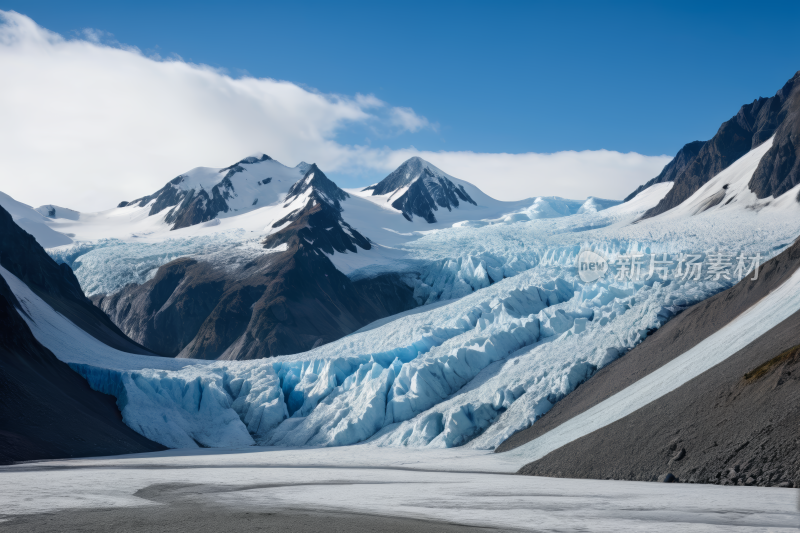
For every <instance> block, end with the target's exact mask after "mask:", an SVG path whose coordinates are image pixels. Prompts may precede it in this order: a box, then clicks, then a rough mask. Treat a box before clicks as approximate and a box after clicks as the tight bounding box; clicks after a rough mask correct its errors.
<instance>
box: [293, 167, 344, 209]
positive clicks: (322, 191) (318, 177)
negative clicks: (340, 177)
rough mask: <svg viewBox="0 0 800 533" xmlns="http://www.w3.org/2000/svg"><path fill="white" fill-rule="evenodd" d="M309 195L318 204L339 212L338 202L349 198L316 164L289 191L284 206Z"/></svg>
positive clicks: (340, 207) (339, 205)
mask: <svg viewBox="0 0 800 533" xmlns="http://www.w3.org/2000/svg"><path fill="white" fill-rule="evenodd" d="M307 192H308V193H309V197H311V198H314V199H315V200H316V201H318V202H322V203H326V204H328V205H330V206H331V207H335V208H336V209H337V210H339V211H341V210H342V206H341V204H340V203H339V202H340V201H343V200H346V199H347V198H350V195H348V194H347V193H346V192H344V191H343V190H342V189H340V188H339V186H338V185H336V184H335V183H334V182H332V181H331V180H330V179H329V178H328V176H326V175H325V173H324V172H322V171H321V170H320V169H319V167H318V166H317V164H316V163H312V164H311V165H310V166H309V167H308V170H307V171H306V173H305V175H304V176H303V177H302V178H301V179H300V180H299V181H298V182H297V183H295V184H294V185H292V188H291V189H289V193H288V194H287V195H286V199H285V200H284V205H289V204H290V203H292V202H293V201H295V200H296V199H297V198H299V197H300V196H302V195H303V194H305V193H307Z"/></svg>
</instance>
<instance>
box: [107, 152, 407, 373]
mask: <svg viewBox="0 0 800 533" xmlns="http://www.w3.org/2000/svg"><path fill="white" fill-rule="evenodd" d="M304 194H307V196H308V198H307V200H306V201H305V202H298V201H297V200H298V199H299V198H301V197H302V196H303V195H304ZM347 197H348V196H347V193H345V192H344V191H342V190H341V189H339V188H338V187H337V186H336V184H334V183H333V182H332V181H330V180H329V179H328V178H327V177H326V176H325V174H324V173H323V172H322V171H320V170H319V168H317V167H316V165H312V166H311V167H309V169H308V171H307V173H306V175H305V177H304V178H303V179H301V180H300V181H298V182H297V183H296V184H295V185H294V186H293V187H292V189H291V190H290V192H289V195H288V196H287V198H286V201H285V203H286V205H287V206H292V205H293V203H294V204H297V206H296V208H295V209H294V210H293V211H291V212H290V213H289V215H287V216H286V217H284V218H283V219H282V220H279V221H277V222H275V223H274V227H276V228H278V227H280V228H281V229H280V230H279V231H277V232H275V233H273V234H271V235H269V236H268V237H267V238H266V239H265V241H264V247H265V248H267V249H269V250H270V251H271V253H268V254H264V255H262V256H260V257H259V258H257V259H255V260H253V261H251V262H249V263H248V264H246V265H243V266H241V267H239V268H236V269H229V268H227V269H223V268H216V267H215V266H214V265H212V264H210V263H208V262H203V261H197V260H194V259H187V258H184V259H178V260H175V261H173V262H171V263H169V264H167V265H164V266H162V267H161V268H159V270H158V272H157V274H156V276H155V277H154V278H153V279H152V280H150V281H148V282H146V283H144V284H142V285H131V286H128V287H126V288H125V289H123V290H122V291H120V292H118V293H116V294H114V295H110V296H104V295H98V296H95V297H94V298H93V301H94V302H95V304H96V305H98V306H99V307H100V308H101V309H103V310H104V311H106V312H107V313H109V314H110V315H111V317H112V319H113V320H114V321H115V322H116V323H117V324H118V325H119V326H120V327H121V328H122V329H123V331H126V332H127V333H128V334H129V335H131V337H132V338H134V339H136V340H137V341H138V342H141V343H142V344H143V345H144V346H146V347H147V348H148V349H151V350H153V351H155V352H157V353H160V354H162V355H165V356H179V357H189V358H199V359H217V358H224V359H256V358H261V357H271V356H275V355H285V354H291V353H297V352H302V351H305V350H309V349H311V348H313V347H316V346H319V345H320V344H324V343H328V342H331V341H334V340H336V339H339V338H341V337H343V336H345V335H347V334H349V333H352V332H353V331H355V330H357V329H359V328H361V327H362V326H364V325H366V324H368V323H370V322H372V321H374V320H377V319H379V318H383V317H386V316H389V315H392V314H395V313H399V312H401V311H405V310H407V309H411V308H413V307H415V306H416V302H415V300H414V298H413V291H412V289H411V288H410V286H409V285H408V284H406V283H405V282H404V281H403V280H402V279H400V278H399V277H398V276H397V275H394V274H387V275H382V276H379V277H376V278H370V279H363V280H359V281H352V280H350V279H349V278H348V277H347V276H345V275H344V274H342V273H341V272H339V271H338V270H337V269H336V267H335V266H334V265H333V263H332V262H331V261H330V259H329V255H331V254H335V253H345V252H348V253H358V251H359V250H369V249H370V248H371V246H372V245H371V244H370V242H369V240H368V239H367V238H365V237H364V236H363V235H361V234H360V233H359V232H358V231H356V230H355V229H354V228H352V227H351V226H350V225H349V224H347V222H345V221H344V220H343V219H342V215H341V209H342V206H341V203H340V202H342V201H344V200H346V198H347Z"/></svg>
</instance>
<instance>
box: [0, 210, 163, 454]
mask: <svg viewBox="0 0 800 533" xmlns="http://www.w3.org/2000/svg"><path fill="white" fill-rule="evenodd" d="M0 235H2V239H1V240H0V246H2V252H0V258H1V259H2V263H3V266H4V267H5V268H7V269H8V268H9V267H11V268H15V270H16V271H17V272H20V270H22V273H27V274H28V275H27V276H26V277H27V279H28V280H29V283H30V284H31V286H32V287H35V289H36V290H37V292H38V293H39V294H41V295H43V296H48V297H49V300H50V301H52V302H55V303H61V306H60V307H61V308H62V309H65V310H66V311H67V312H69V313H70V314H72V315H73V316H79V317H80V318H81V319H82V323H83V326H84V328H85V329H86V330H87V331H89V332H90V333H93V334H95V335H96V336H98V337H102V338H106V339H109V338H111V339H113V338H114V336H115V330H116V328H115V327H114V326H113V325H112V324H111V323H110V321H108V319H107V318H105V321H102V320H101V317H99V316H98V315H102V313H101V312H99V310H97V309H95V308H90V309H86V307H85V303H84V300H85V297H84V296H83V294H82V293H80V292H79V290H78V293H77V294H76V293H75V291H74V290H73V289H74V286H75V285H77V282H76V281H75V280H74V276H71V274H72V273H71V272H70V271H68V270H65V269H63V268H59V267H58V266H57V265H56V264H55V263H54V262H53V261H52V259H50V258H49V257H48V256H47V254H45V252H44V250H42V249H41V247H39V246H38V245H37V244H36V243H35V241H34V240H33V237H31V236H30V235H28V234H26V233H25V232H24V231H22V230H21V229H20V228H18V227H16V226H15V225H14V223H13V222H12V221H11V216H10V215H9V214H8V212H6V211H5V210H4V209H2V208H0ZM9 242H15V243H18V244H20V245H21V246H19V247H17V248H13V247H9V246H8V243H9ZM73 282H74V285H73ZM69 302H71V303H73V305H71V306H70V305H68V303H69ZM21 312H23V311H21V307H20V305H19V302H18V301H17V298H16V297H15V296H14V294H13V293H12V292H11V289H10V288H9V286H8V284H7V283H6V280H5V279H4V278H3V277H2V276H0V463H9V462H13V461H26V460H32V459H55V458H61V457H86V456H97V455H116V454H121V453H139V452H148V451H155V450H161V449H164V448H163V446H161V445H159V444H156V443H154V442H152V441H150V440H148V439H146V438H144V437H142V436H141V435H139V434H138V433H136V432H135V431H133V430H132V429H130V428H129V427H127V426H126V425H125V424H123V423H122V417H121V416H120V413H119V410H118V409H117V407H116V405H115V400H114V398H113V397H112V396H107V395H105V394H102V393H99V392H96V391H93V390H91V389H90V388H89V385H88V383H86V381H85V380H84V379H83V378H82V377H80V376H79V375H78V374H76V373H75V372H74V371H73V370H72V369H70V368H69V366H67V365H66V364H65V363H63V362H61V361H59V360H58V359H56V357H55V356H54V355H53V353H52V352H51V351H50V350H48V349H47V348H45V347H44V346H42V345H41V344H40V343H39V341H37V340H36V339H35V338H34V336H33V334H32V333H31V330H30V328H29V327H28V325H27V324H26V323H25V321H24V320H23V319H22V317H21V316H20V313H21ZM92 321H97V322H100V323H99V324H98V325H97V326H96V327H88V326H90V325H91V322H92ZM124 341H125V339H122V338H119V339H116V343H117V344H119V345H124V344H126V343H125V342H124ZM127 345H128V346H129V347H134V348H135V345H133V343H131V342H130V341H128V342H127Z"/></svg>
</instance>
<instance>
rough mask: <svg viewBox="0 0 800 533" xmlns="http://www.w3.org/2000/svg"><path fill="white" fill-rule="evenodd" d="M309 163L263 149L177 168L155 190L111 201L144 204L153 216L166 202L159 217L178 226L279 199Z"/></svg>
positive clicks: (242, 210)
mask: <svg viewBox="0 0 800 533" xmlns="http://www.w3.org/2000/svg"><path fill="white" fill-rule="evenodd" d="M308 168H309V165H308V164H307V163H300V164H299V165H297V166H296V167H294V168H289V167H286V166H284V165H282V164H280V163H278V162H277V161H275V160H274V159H272V158H271V157H269V156H268V155H266V154H258V155H256V156H250V157H246V158H244V159H242V160H241V161H239V162H238V163H235V164H233V165H231V166H229V167H225V168H220V169H217V168H208V167H198V168H195V169H193V170H190V171H189V172H187V173H185V174H181V175H180V176H178V177H176V178H175V179H173V180H171V181H170V182H169V183H167V184H166V185H165V186H164V187H163V188H161V189H159V190H158V191H156V192H155V193H153V194H151V195H148V196H144V197H142V198H137V199H136V200H133V201H131V202H121V203H120V204H119V206H117V207H128V206H137V207H140V208H149V211H148V215H149V216H155V215H157V214H161V213H162V212H163V211H164V210H166V209H167V208H170V209H169V210H168V211H167V212H166V213H165V214H164V215H163V217H164V222H165V223H166V224H168V225H170V228H171V229H173V230H175V229H180V228H186V227H189V226H194V225H196V224H200V223H202V222H208V221H210V220H213V219H215V218H217V217H222V216H226V215H227V216H235V215H237V214H242V213H246V212H248V211H252V210H253V209H255V208H256V207H257V206H258V205H259V202H260V205H262V206H263V205H270V204H273V203H275V202H277V201H279V200H280V199H281V198H282V197H283V196H284V195H286V193H287V192H288V190H289V188H290V187H291V186H292V185H294V183H295V182H296V181H297V180H298V179H300V178H302V177H303V176H304V175H305V173H306V171H307V170H308Z"/></svg>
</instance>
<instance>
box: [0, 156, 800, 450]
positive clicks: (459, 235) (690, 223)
mask: <svg viewBox="0 0 800 533" xmlns="http://www.w3.org/2000/svg"><path fill="white" fill-rule="evenodd" d="M769 145H771V143H770V142H767V143H764V145H762V146H760V147H759V148H757V149H755V150H753V151H752V152H751V153H750V154H748V155H746V156H744V157H743V158H742V159H741V160H739V161H737V162H736V163H734V164H733V165H731V166H730V167H729V168H728V169H726V170H725V171H723V172H721V173H720V174H719V175H718V176H717V177H716V178H714V180H712V181H711V182H709V185H708V186H706V187H704V188H702V189H701V190H700V191H698V193H696V194H695V196H702V195H706V196H709V195H713V194H718V192H717V191H716V189H715V188H716V187H723V186H727V187H728V188H729V189H735V190H737V191H738V193H737V196H736V198H737V199H736V201H733V202H725V203H724V204H720V205H718V206H716V207H714V208H713V209H707V210H704V211H700V210H698V209H696V208H692V210H691V212H687V213H682V214H681V216H674V214H671V213H670V212H668V213H666V214H665V215H663V216H661V217H656V218H653V219H647V220H639V218H640V217H641V215H642V214H643V213H644V211H646V210H647V209H648V208H650V207H652V206H653V205H655V203H657V202H658V201H659V200H660V199H661V198H662V197H663V196H664V195H665V194H666V193H667V191H668V190H669V189H670V187H671V186H672V184H671V183H664V184H658V185H655V186H653V187H650V188H648V189H646V190H645V191H643V192H642V193H640V194H639V195H638V196H637V197H636V198H634V199H633V200H631V201H629V202H626V203H625V204H620V205H616V206H611V207H608V208H606V209H600V210H597V209H590V208H589V207H588V206H586V205H585V204H586V203H584V204H582V205H583V206H584V207H587V208H586V209H583V208H582V207H579V206H576V205H573V206H571V209H575V210H577V211H582V212H576V213H575V214H570V215H567V216H558V217H542V216H537V215H536V213H539V212H541V211H542V209H543V203H542V201H538V200H537V201H534V206H533V207H535V209H533V208H531V207H530V206H529V207H526V208H523V209H520V210H519V211H517V212H514V213H511V214H508V215H502V216H500V217H498V218H487V219H483V220H473V221H461V222H456V223H453V224H451V225H450V226H447V227H438V228H434V229H432V230H430V231H425V232H409V233H408V234H406V235H405V236H404V237H403V239H400V240H398V241H396V242H394V243H393V245H392V246H382V245H377V244H376V246H375V247H374V248H373V250H371V251H369V252H365V253H360V254H359V255H358V261H352V258H351V257H349V256H350V255H354V254H334V255H332V256H330V258H331V260H332V261H333V262H334V264H337V262H342V261H344V262H347V261H350V263H349V265H350V266H349V272H348V275H350V276H351V277H354V278H356V277H359V276H372V275H375V274H377V273H380V272H383V271H394V272H402V273H404V274H407V276H406V277H407V279H409V283H411V284H412V285H413V286H414V294H415V297H416V299H417V302H418V303H419V305H420V307H419V308H417V309H414V310H412V311H408V312H405V313H401V314H400V315H396V316H395V317H389V318H387V319H382V320H381V321H379V322H377V323H375V324H372V325H369V326H367V327H364V328H362V329H361V330H359V331H357V332H355V333H353V334H351V335H348V336H347V337H344V338H342V339H340V340H338V341H335V342H332V343H330V344H327V345H323V346H320V347H318V348H316V349H313V350H311V351H308V352H305V353H300V354H294V355H288V356H280V357H274V358H271V359H267V360H256V361H243V362H237V361H213V362H209V361H194V360H186V359H183V360H175V359H166V358H158V357H144V356H131V355H130V354H122V353H120V352H116V353H115V352H114V351H113V350H111V349H110V348H107V347H103V346H102V345H100V346H97V345H98V344H99V343H98V342H97V341H93V340H92V339H91V338H87V337H89V336H88V335H86V334H85V333H82V331H81V330H79V329H78V328H77V327H75V326H74V325H70V324H69V323H68V321H66V319H64V318H63V317H60V315H57V313H55V312H54V311H53V310H52V309H51V308H49V307H48V306H47V304H46V303H45V302H43V301H41V300H40V299H38V297H37V296H36V295H35V294H33V293H32V292H31V291H29V290H27V288H26V287H25V286H24V284H23V283H22V282H19V280H15V279H11V278H13V276H12V275H11V274H9V273H8V272H5V271H2V272H0V273H1V274H2V275H3V277H4V278H6V280H7V281H8V282H9V285H10V286H11V287H12V290H14V292H15V294H17V296H18V298H19V300H20V302H21V303H22V306H23V308H24V309H25V311H26V314H27V316H26V317H25V320H26V321H27V322H28V324H29V325H30V326H31V329H32V330H33V331H34V334H35V335H36V337H37V339H39V340H40V341H41V342H42V343H43V344H44V345H45V346H47V347H48V348H49V349H50V350H52V351H53V352H54V353H55V354H56V355H57V356H58V357H59V358H60V359H62V360H64V361H66V362H67V363H68V364H70V366H71V367H72V368H73V369H74V370H76V371H77V372H78V373H80V374H81V375H82V376H84V377H85V378H86V379H87V381H88V382H89V384H90V386H91V387H92V388H94V389H96V390H99V391H101V392H105V393H108V394H112V395H113V396H115V397H116V398H117V404H118V406H119V408H120V411H121V412H122V417H123V420H124V421H125V423H126V424H128V425H129V426H130V427H132V428H134V429H135V430H136V431H138V432H140V433H141V434H143V435H145V436H147V437H148V438H150V439H152V440H154V441H156V442H159V443H162V444H164V445H165V446H169V447H173V448H196V447H235V446H248V445H263V446H281V447H298V446H342V445H350V444H355V443H367V444H369V445H372V446H390V447H413V448H450V447H456V446H465V447H468V448H475V449H493V448H495V447H496V446H497V445H499V444H500V443H501V442H502V441H503V440H505V439H506V438H507V437H509V436H510V435H512V434H513V433H515V432H516V431H519V430H521V429H524V428H526V427H529V426H530V425H531V424H533V423H535V422H536V420H537V418H539V417H540V416H542V415H543V414H544V413H546V412H547V411H548V410H549V409H550V408H552V406H553V405H554V404H555V403H556V402H558V401H559V400H560V399H562V398H563V397H564V396H566V395H567V394H569V393H570V392H572V391H573V390H575V388H576V387H577V386H579V385H580V384H581V383H582V382H584V381H585V380H587V379H589V378H590V377H591V376H592V375H593V374H594V373H596V372H597V371H598V370H599V369H601V368H603V367H604V366H606V365H608V364H609V363H611V362H612V361H614V360H615V359H617V358H619V357H622V356H624V354H625V353H626V352H627V351H629V350H630V349H632V348H633V347H635V346H636V345H637V344H639V343H640V342H642V341H643V340H644V339H645V338H647V336H648V335H650V334H651V333H652V332H653V331H654V330H656V329H658V328H659V327H660V326H661V325H663V324H664V323H666V322H667V321H668V320H669V319H670V318H671V317H672V316H674V315H675V314H676V313H679V312H680V311H681V310H683V309H685V308H686V307H688V306H691V305H693V304H695V303H697V302H700V301H702V300H704V299H706V298H708V297H710V296H712V295H713V294H716V293H718V292H719V291H722V290H725V289H726V288H729V287H730V286H731V285H732V284H733V283H735V282H736V281H738V279H739V278H740V277H742V276H743V275H744V274H745V273H746V272H747V271H752V270H753V266H752V265H751V266H749V267H748V268H747V269H746V271H745V272H741V273H740V275H739V277H732V278H726V277H717V278H718V279H717V278H715V277H713V276H703V277H702V278H701V279H691V278H689V277H686V276H683V277H681V276H680V275H677V273H676V268H677V265H672V266H671V267H669V268H668V269H667V270H666V271H660V272H655V273H654V274H653V275H649V274H648V273H647V272H645V273H644V275H643V277H642V278H641V279H636V280H634V279H626V278H625V276H623V275H622V274H623V272H624V268H625V267H624V266H623V265H624V258H625V257H630V256H631V255H634V254H635V255H638V256H641V262H642V264H643V265H644V268H645V270H646V269H647V265H649V264H650V262H651V260H659V259H662V258H663V257H664V254H667V255H668V256H670V257H671V258H672V259H675V258H677V257H679V256H680V255H681V254H697V255H698V256H700V257H701V258H704V259H711V258H713V257H714V256H715V255H717V254H720V253H727V254H731V255H737V254H741V255H744V256H748V257H759V258H760V260H761V261H762V262H763V261H766V260H768V259H769V258H770V257H773V256H775V255H776V254H777V253H779V252H780V251H781V250H782V249H784V248H785V247H786V246H788V245H789V244H790V243H791V242H793V241H794V239H795V238H796V236H797V235H798V233H800V217H798V214H800V213H799V211H800V206H798V204H797V202H795V201H794V198H795V197H796V195H797V193H798V190H800V186H799V187H796V188H795V189H793V190H792V191H789V192H787V193H786V194H785V195H783V196H781V197H780V198H777V199H774V198H767V199H763V200H758V199H755V198H754V197H752V198H751V197H748V196H747V194H746V191H739V189H741V184H742V183H745V184H746V181H747V180H748V179H749V176H750V175H752V172H753V170H754V169H755V166H756V165H757V161H758V160H760V157H761V156H762V155H763V152H764V151H765V150H766V149H768V148H769ZM726 190H727V189H726ZM695 196H693V197H692V198H690V200H689V201H687V205H689V206H693V205H696V204H697V205H703V198H695ZM787 198H788V200H787ZM537 204H538V205H537ZM593 204H594V202H593ZM551 207H552V205H551ZM600 207H603V206H600ZM243 216H247V215H243ZM344 216H345V217H346V216H347V206H345V212H344ZM228 220H231V219H228ZM251 233H252V232H248V231H244V230H240V231H236V230H230V229H225V230H224V231H219V232H217V233H213V234H210V235H196V236H189V237H183V238H181V239H173V240H171V241H168V242H167V241H159V242H141V243H140V242H129V241H103V242H99V243H95V244H93V245H91V246H89V245H81V246H86V248H84V249H78V248H76V247H77V246H78V245H73V246H72V247H61V248H57V249H51V250H49V251H50V253H51V255H53V256H54V257H57V258H59V259H60V260H62V261H64V262H71V264H72V265H73V267H77V268H76V274H78V275H79V279H80V280H81V283H82V284H85V285H84V287H90V288H91V289H90V290H89V291H87V292H90V291H91V290H98V291H101V290H102V291H105V290H113V288H114V287H118V286H120V284H124V283H128V282H131V280H133V281H135V280H137V279H142V278H143V277H146V276H147V275H150V274H149V273H150V272H152V271H153V269H154V268H156V267H157V265H158V264H161V262H165V261H167V260H168V259H169V258H170V257H173V258H174V257H175V256H176V255H189V256H194V257H202V258H203V259H205V260H209V261H212V262H213V263H214V264H216V265H218V266H219V267H221V268H233V267H235V265H236V264H238V262H239V261H244V260H246V259H247V258H248V257H252V255H253V254H263V253H269V251H265V250H263V249H262V248H260V247H259V246H258V238H254V237H253V236H251ZM583 250H591V251H593V252H595V253H598V254H600V255H602V256H603V257H605V258H607V260H608V263H609V265H610V268H609V271H608V273H607V274H606V275H605V276H604V277H602V278H600V279H598V280H596V281H593V282H591V283H586V282H584V281H582V280H581V278H580V276H579V272H578V270H577V267H576V258H577V256H578V254H579V253H580V252H581V251H583ZM170 254H171V255H170ZM754 274H755V272H753V275H754ZM747 275H751V274H747ZM794 304H795V303H792V305H794ZM790 307H791V306H790ZM56 315H57V316H56ZM59 317H60V318H59ZM54 331H55V332H57V334H56V333H53V332H54ZM65 339H66V340H65Z"/></svg>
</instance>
